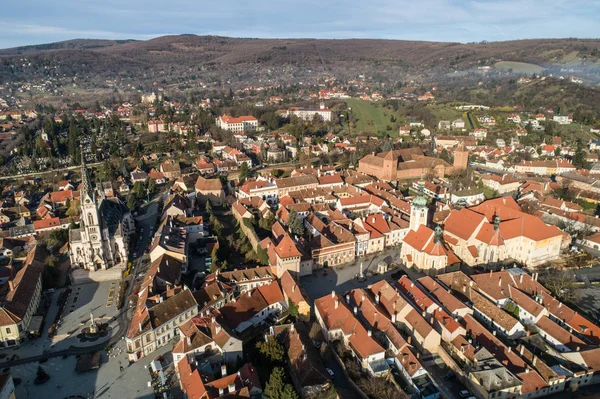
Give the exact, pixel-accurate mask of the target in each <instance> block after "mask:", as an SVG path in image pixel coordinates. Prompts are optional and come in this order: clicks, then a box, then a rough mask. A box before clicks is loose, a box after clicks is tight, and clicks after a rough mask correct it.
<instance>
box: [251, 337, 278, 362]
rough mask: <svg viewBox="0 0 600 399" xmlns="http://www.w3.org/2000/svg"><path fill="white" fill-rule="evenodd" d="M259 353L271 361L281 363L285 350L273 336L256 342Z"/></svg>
mask: <svg viewBox="0 0 600 399" xmlns="http://www.w3.org/2000/svg"><path fill="white" fill-rule="evenodd" d="M256 348H258V350H259V352H260V354H261V355H262V356H263V357H264V358H265V359H267V360H268V361H270V362H271V363H281V362H282V361H283V356H284V355H285V351H284V349H283V346H281V344H280V343H279V342H277V340H276V339H275V338H269V339H267V340H266V341H260V342H258V343H257V344H256Z"/></svg>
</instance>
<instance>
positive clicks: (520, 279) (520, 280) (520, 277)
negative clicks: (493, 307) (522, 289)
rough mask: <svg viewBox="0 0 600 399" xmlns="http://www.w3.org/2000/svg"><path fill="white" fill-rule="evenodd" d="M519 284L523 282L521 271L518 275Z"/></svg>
mask: <svg viewBox="0 0 600 399" xmlns="http://www.w3.org/2000/svg"><path fill="white" fill-rule="evenodd" d="M519 284H523V274H522V273H521V275H520V276H519Z"/></svg>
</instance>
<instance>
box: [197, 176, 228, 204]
mask: <svg viewBox="0 0 600 399" xmlns="http://www.w3.org/2000/svg"><path fill="white" fill-rule="evenodd" d="M195 188H196V200H197V201H198V202H199V203H201V204H206V202H207V201H210V203H211V204H212V205H213V206H221V205H223V202H224V201H225V190H224V189H223V184H222V183H221V180H219V179H205V178H204V177H202V176H198V179H197V180H196V184H195Z"/></svg>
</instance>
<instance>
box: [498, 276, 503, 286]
mask: <svg viewBox="0 0 600 399" xmlns="http://www.w3.org/2000/svg"><path fill="white" fill-rule="evenodd" d="M498 287H502V277H500V278H499V279H498Z"/></svg>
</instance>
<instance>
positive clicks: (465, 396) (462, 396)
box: [458, 389, 471, 398]
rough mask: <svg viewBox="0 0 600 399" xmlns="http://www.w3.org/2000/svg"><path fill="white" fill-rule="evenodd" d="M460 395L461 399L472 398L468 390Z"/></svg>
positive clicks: (464, 390)
mask: <svg viewBox="0 0 600 399" xmlns="http://www.w3.org/2000/svg"><path fill="white" fill-rule="evenodd" d="M458 394H459V395H460V397H461V398H468V397H469V396H471V392H469V391H467V390H466V389H463V390H462V391H460V392H459V393H458Z"/></svg>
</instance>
